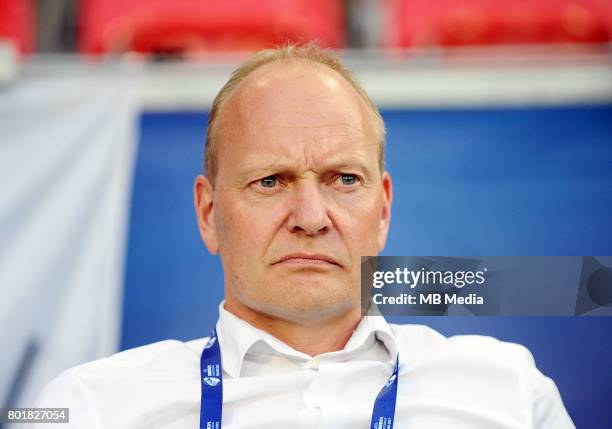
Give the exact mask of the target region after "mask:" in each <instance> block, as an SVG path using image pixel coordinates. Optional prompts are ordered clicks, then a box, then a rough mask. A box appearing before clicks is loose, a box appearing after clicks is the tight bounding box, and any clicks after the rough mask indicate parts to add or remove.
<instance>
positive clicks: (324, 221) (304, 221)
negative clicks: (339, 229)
mask: <svg viewBox="0 0 612 429" xmlns="http://www.w3.org/2000/svg"><path fill="white" fill-rule="evenodd" d="M292 192H293V195H292V198H291V199H290V202H289V204H290V205H291V207H290V214H289V218H288V220H287V227H288V228H289V230H290V231H291V232H294V233H304V234H306V235H309V236H314V235H319V234H324V233H325V232H327V231H329V229H330V228H331V225H332V222H331V219H330V218H329V215H328V212H327V209H328V207H327V203H326V199H325V195H324V190H323V189H321V185H320V184H319V183H317V182H316V181H315V180H309V181H307V182H300V183H296V184H295V186H294V188H293V190H292Z"/></svg>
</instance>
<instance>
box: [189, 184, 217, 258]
mask: <svg viewBox="0 0 612 429" xmlns="http://www.w3.org/2000/svg"><path fill="white" fill-rule="evenodd" d="M213 192H214V191H213V187H212V184H211V183H210V180H208V178H207V177H206V176H202V175H199V176H198V177H196V179H195V183H194V184H193V202H194V204H195V210H196V217H197V219H198V229H199V230H200V236H201V237H202V240H203V241H204V244H206V248H207V249H208V251H209V252H210V253H212V254H213V255H216V254H217V252H218V251H219V240H218V235H217V228H216V226H215V216H214V211H215V210H214V209H215V208H214V204H213Z"/></svg>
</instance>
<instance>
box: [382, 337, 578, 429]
mask: <svg viewBox="0 0 612 429" xmlns="http://www.w3.org/2000/svg"><path fill="white" fill-rule="evenodd" d="M390 326H391V329H392V331H393V333H394V336H395V339H396V342H397V347H398V350H399V353H400V358H401V362H402V367H400V374H403V375H404V376H408V377H411V378H413V379H420V380H427V382H426V383H423V384H422V385H423V386H426V387H423V390H424V391H426V390H427V389H428V388H429V387H431V389H433V390H432V392H431V395H432V396H435V397H437V398H443V397H444V395H448V398H447V399H448V401H449V403H450V402H452V403H457V401H459V402H461V401H462V400H463V399H462V398H470V400H472V401H475V403H480V404H487V407H488V409H490V410H497V412H498V413H505V412H508V410H510V414H513V415H514V416H518V415H522V416H525V421H530V422H532V426H531V427H554V428H564V429H566V428H573V427H574V425H573V423H572V421H571V419H570V417H569V416H568V414H567V411H566V410H565V407H564V406H563V402H562V400H561V396H560V395H559V391H558V389H557V386H556V385H555V383H554V382H553V380H551V379H550V378H549V377H547V376H545V375H544V374H542V373H541V372H540V370H539V369H538V368H537V367H536V364H535V361H534V358H533V355H532V354H531V352H530V351H529V349H527V348H526V347H525V346H523V345H521V344H516V343H511V342H506V341H500V340H498V339H496V338H493V337H489V336H484V335H456V336H451V337H446V336H444V335H442V334H440V333H439V332H437V331H435V330H434V329H431V328H429V327H427V326H424V325H390ZM440 385H444V389H443V390H440V389H439V386H440ZM425 393H426V392H425ZM425 393H424V394H425ZM469 406H470V404H469V403H466V404H465V407H469Z"/></svg>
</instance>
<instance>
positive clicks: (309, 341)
mask: <svg viewBox="0 0 612 429" xmlns="http://www.w3.org/2000/svg"><path fill="white" fill-rule="evenodd" d="M224 308H225V309H226V310H227V311H229V312H230V313H232V314H233V315H235V316H237V317H239V318H240V319H242V320H244V321H245V322H248V323H249V324H250V325H252V326H254V327H256V328H258V329H261V330H263V331H266V332H267V333H269V334H271V335H273V336H274V337H276V338H278V339H279V340H280V341H282V342H283V343H285V344H287V345H288V346H290V347H292V348H293V349H295V350H297V351H300V352H302V353H305V354H307V355H309V356H317V355H320V354H322V353H328V352H335V351H338V350H342V349H344V347H345V346H346V343H347V342H348V340H349V339H350V338H351V336H352V335H353V331H354V330H355V328H356V327H357V325H358V324H359V322H360V321H361V309H360V308H357V309H352V310H351V311H348V312H346V313H344V314H342V315H338V316H335V317H330V318H326V319H324V320H315V321H312V320H308V321H296V320H286V319H282V318H279V317H274V316H272V315H269V314H263V313H259V312H257V311H255V310H252V309H250V308H248V307H246V306H244V305H242V304H240V303H237V302H234V301H233V300H226V301H225V305H224Z"/></svg>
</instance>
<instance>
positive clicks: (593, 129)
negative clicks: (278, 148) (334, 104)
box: [0, 0, 612, 429]
mask: <svg viewBox="0 0 612 429" xmlns="http://www.w3.org/2000/svg"><path fill="white" fill-rule="evenodd" d="M310 40H316V41H318V42H319V44H320V45H321V46H323V47H330V48H333V49H337V50H339V51H340V52H341V54H342V56H343V58H344V59H345V61H346V63H347V64H348V66H349V67H350V68H352V69H353V70H354V71H355V73H356V76H357V78H358V80H360V82H361V83H362V84H363V85H364V87H365V88H366V90H367V91H368V93H369V94H370V95H371V96H372V97H373V98H374V101H375V102H376V103H377V104H378V105H379V106H380V108H381V110H382V113H383V116H384V118H385V121H386V125H387V130H388V139H387V158H386V165H387V168H388V170H389V171H390V172H391V174H392V176H393V179H394V185H395V199H394V207H393V215H392V226H391V235H390V239H389V242H388V246H387V249H386V250H385V252H384V254H386V255H447V256H453V255H456V256H460V255H466V256H467V255H612V222H611V220H612V42H611V40H612V2H611V1H609V0H436V1H427V0H344V1H341V0H257V1H255V0H232V1H227V0H173V1H168V0H37V1H34V0H31V1H29V0H0V407H10V406H31V405H32V404H33V398H34V397H35V396H36V394H37V393H38V391H39V390H40V389H41V387H42V386H43V385H44V384H45V383H47V382H48V381H49V380H50V379H51V378H53V377H54V376H55V375H57V374H58V373H59V372H60V371H62V370H64V369H66V368H68V367H71V366H74V365H77V364H80V363H83V362H86V361H89V360H92V359H96V358H100V357H104V356H108V355H109V354H111V353H113V352H116V351H119V350H123V349H127V348H132V347H137V346H140V345H143V344H147V343H150V342H154V341H159V340H162V339H168V338H175V339H180V340H188V339H192V338H198V337H202V336H206V335H207V334H208V332H209V331H210V329H211V327H212V325H213V323H214V321H215V320H216V318H217V306H218V303H219V301H220V300H221V299H222V296H223V289H222V286H223V276H222V271H221V266H220V261H219V260H218V259H217V258H216V257H212V256H210V255H208V254H207V252H206V249H205V248H204V246H203V244H202V243H201V241H200V238H199V234H198V231H197V227H196V222H195V217H194V211H193V197H192V184H193V179H194V177H195V176H196V175H197V174H198V173H200V172H201V170H202V151H203V145H204V136H205V126H206V120H207V112H208V110H209V108H210V105H211V103H212V100H213V98H214V96H215V94H216V92H217V91H218V90H219V89H220V87H221V86H222V85H223V83H224V82H225V81H226V80H227V79H228V77H229V74H230V73H231V71H232V70H233V69H234V68H235V67H236V65H237V64H238V63H239V62H240V61H241V60H243V59H245V58H246V57H248V55H249V53H250V52H253V51H255V50H258V49H261V48H266V47H271V46H274V45H278V44H282V43H286V42H296V43H303V42H307V41H310ZM559 294H576V291H575V290H559ZM588 315H589V314H587V316H588ZM393 321H394V322H396V323H423V324H427V325H430V326H432V327H434V328H435V329H438V330H439V331H441V332H442V333H444V334H446V335H454V334H484V335H493V336H495V337H497V338H500V339H503V340H507V341H514V342H518V343H521V344H524V345H525V346H527V347H528V348H529V349H530V350H531V351H532V353H533V354H534V357H535V359H536V362H537V365H538V367H539V368H540V370H541V371H542V372H544V373H545V374H546V375H548V376H550V377H552V378H553V379H554V380H555V382H556V383H557V385H558V387H559V389H560V391H561V394H562V396H563V398H564V402H565V404H566V407H567V409H568V411H569V413H570V414H571V416H572V418H573V419H574V421H575V423H576V425H577V427H578V428H589V429H590V428H610V427H612V408H611V407H610V403H611V400H612V371H611V370H610V368H612V318H610V317H541V318H536V317H530V318H524V317H523V318H518V317H517V318H501V317H499V318H487V317H472V318H468V317H466V318H463V317H442V318H425V317H422V318H397V319H394V320H393ZM492 382H494V381H493V380H492Z"/></svg>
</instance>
